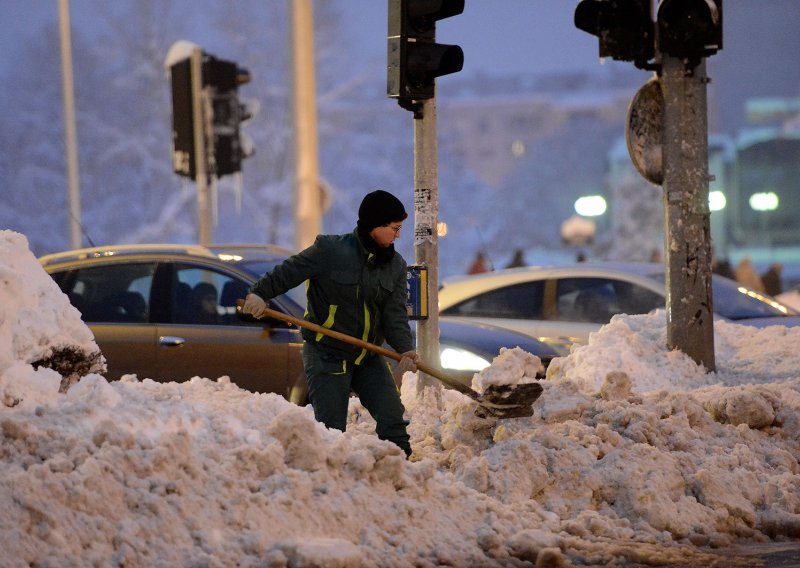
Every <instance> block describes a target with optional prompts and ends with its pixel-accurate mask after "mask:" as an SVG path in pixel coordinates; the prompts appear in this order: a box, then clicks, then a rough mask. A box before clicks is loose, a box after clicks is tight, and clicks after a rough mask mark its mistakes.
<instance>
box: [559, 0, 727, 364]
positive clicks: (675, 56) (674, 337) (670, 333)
mask: <svg viewBox="0 0 800 568" xmlns="http://www.w3.org/2000/svg"><path fill="white" fill-rule="evenodd" d="M656 25H657V28H656ZM575 26H576V27H577V28H578V29H581V30H583V31H585V32H588V33H590V34H592V35H595V36H597V38H598V40H599V47H600V56H601V57H606V56H610V57H612V58H613V59H618V60H622V61H632V62H633V63H634V64H635V65H636V66H637V67H639V68H640V69H646V70H651V71H655V72H656V74H657V77H658V78H657V79H656V81H655V82H654V81H653V80H651V81H649V82H648V83H646V84H645V85H644V86H643V87H642V88H641V89H640V90H639V92H638V93H637V94H636V96H635V97H634V99H633V101H632V102H631V107H630V109H629V113H628V125H627V130H626V137H627V139H628V150H629V152H630V154H631V159H632V160H633V163H634V166H636V168H637V170H638V171H639V173H641V174H642V176H644V177H645V178H646V179H647V180H648V181H650V182H651V183H654V184H660V185H661V186H662V187H663V190H664V191H663V194H662V198H663V203H664V229H665V237H664V242H665V245H664V248H665V259H666V267H665V271H666V290H667V305H666V307H667V347H669V348H670V349H679V350H680V351H682V352H684V353H686V354H687V355H689V356H690V357H691V358H692V359H693V360H694V361H695V362H696V363H697V364H698V365H703V366H704V367H705V368H706V370H707V371H709V372H711V371H714V370H715V369H716V363H715V361H714V318H713V313H714V311H713V297H712V289H711V231H710V210H709V206H708V182H709V177H708V109H707V94H706V87H707V83H708V78H707V77H706V65H705V58H706V57H709V56H711V55H714V54H715V53H716V52H717V51H718V50H720V49H722V0H660V1H659V3H658V14H657V17H656V21H655V22H654V21H653V4H652V0H581V1H580V3H579V4H578V6H577V8H576V9H575ZM656 32H657V33H656ZM632 133H633V134H632ZM634 139H638V140H634Z"/></svg>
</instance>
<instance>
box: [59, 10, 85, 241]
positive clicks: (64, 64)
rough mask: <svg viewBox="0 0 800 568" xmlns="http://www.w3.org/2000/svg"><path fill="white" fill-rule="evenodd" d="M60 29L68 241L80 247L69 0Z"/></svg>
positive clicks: (61, 14) (76, 142) (61, 11)
mask: <svg viewBox="0 0 800 568" xmlns="http://www.w3.org/2000/svg"><path fill="white" fill-rule="evenodd" d="M58 16H59V28H60V32H61V69H62V73H61V74H62V85H63V91H64V93H63V98H64V145H65V148H66V160H67V185H68V188H67V203H68V204H69V244H70V248H73V249H76V248H80V246H81V189H80V183H79V179H78V140H77V139H78V137H77V134H76V128H75V88H74V83H73V78H72V39H71V34H70V22H69V0H59V3H58Z"/></svg>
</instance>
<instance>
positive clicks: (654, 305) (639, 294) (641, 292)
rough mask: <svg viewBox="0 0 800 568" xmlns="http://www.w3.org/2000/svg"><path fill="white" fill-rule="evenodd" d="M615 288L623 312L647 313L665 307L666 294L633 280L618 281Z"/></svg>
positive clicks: (631, 313)
mask: <svg viewBox="0 0 800 568" xmlns="http://www.w3.org/2000/svg"><path fill="white" fill-rule="evenodd" d="M614 289H615V291H616V294H617V300H618V301H619V310H620V313H623V314H630V315H636V314H647V313H650V312H651V311H653V310H655V309H658V308H663V307H664V305H665V304H664V296H662V295H661V294H657V293H656V292H653V291H652V290H648V289H647V288H644V287H642V286H639V285H637V284H632V283H631V282H622V281H617V282H615V283H614Z"/></svg>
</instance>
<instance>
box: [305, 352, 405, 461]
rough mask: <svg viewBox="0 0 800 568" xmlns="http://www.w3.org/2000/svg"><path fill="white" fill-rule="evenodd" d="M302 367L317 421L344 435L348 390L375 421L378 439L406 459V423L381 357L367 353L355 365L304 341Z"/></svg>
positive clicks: (390, 374)
mask: <svg viewBox="0 0 800 568" xmlns="http://www.w3.org/2000/svg"><path fill="white" fill-rule="evenodd" d="M303 366H304V367H305V372H306V378H307V379H308V397H309V399H310V400H311V406H313V407H314V416H315V417H316V419H317V420H318V421H319V422H322V423H323V424H325V426H327V427H328V428H336V429H337V430H341V431H342V432H344V430H345V428H346V427H347V405H348V401H349V399H350V391H351V390H352V391H353V392H355V393H356V395H357V396H358V399H359V400H360V401H361V404H363V405H364V407H365V408H366V409H367V410H368V411H369V413H370V414H371V415H372V417H373V418H374V419H375V422H377V426H376V428H375V430H376V432H377V434H378V437H379V438H380V439H381V440H388V441H390V442H394V443H395V444H397V445H398V446H399V447H400V449H402V450H403V451H404V452H405V454H406V456H409V455H411V445H410V444H409V441H408V440H409V437H408V432H407V431H406V426H408V421H407V420H405V419H404V418H403V413H404V412H405V407H403V403H402V401H401V400H400V393H399V392H398V391H397V385H396V384H395V382H394V378H393V377H392V373H391V371H390V369H389V365H388V363H387V362H386V359H384V358H383V356H382V355H377V354H374V353H367V355H366V356H365V357H364V359H363V360H362V361H361V364H360V365H356V364H355V363H351V362H350V361H344V360H343V359H339V358H337V357H336V356H332V355H330V354H328V353H327V352H325V351H323V350H322V349H319V348H318V347H316V346H314V345H312V344H310V343H308V342H305V343H303Z"/></svg>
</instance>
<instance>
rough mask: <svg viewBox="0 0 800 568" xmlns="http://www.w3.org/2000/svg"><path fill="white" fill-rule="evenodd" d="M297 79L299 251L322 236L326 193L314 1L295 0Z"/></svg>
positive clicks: (294, 66)
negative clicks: (323, 188)
mask: <svg viewBox="0 0 800 568" xmlns="http://www.w3.org/2000/svg"><path fill="white" fill-rule="evenodd" d="M292 53H293V54H294V57H293V66H292V71H293V77H294V89H293V93H294V148H295V152H294V157H295V247H296V248H297V249H298V250H302V249H304V248H306V247H308V246H310V245H311V244H313V242H314V239H316V237H317V235H319V234H320V233H321V232H322V191H321V187H320V180H319V152H318V149H317V105H316V96H317V88H316V81H315V78H314V16H313V7H312V4H311V0H292Z"/></svg>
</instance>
